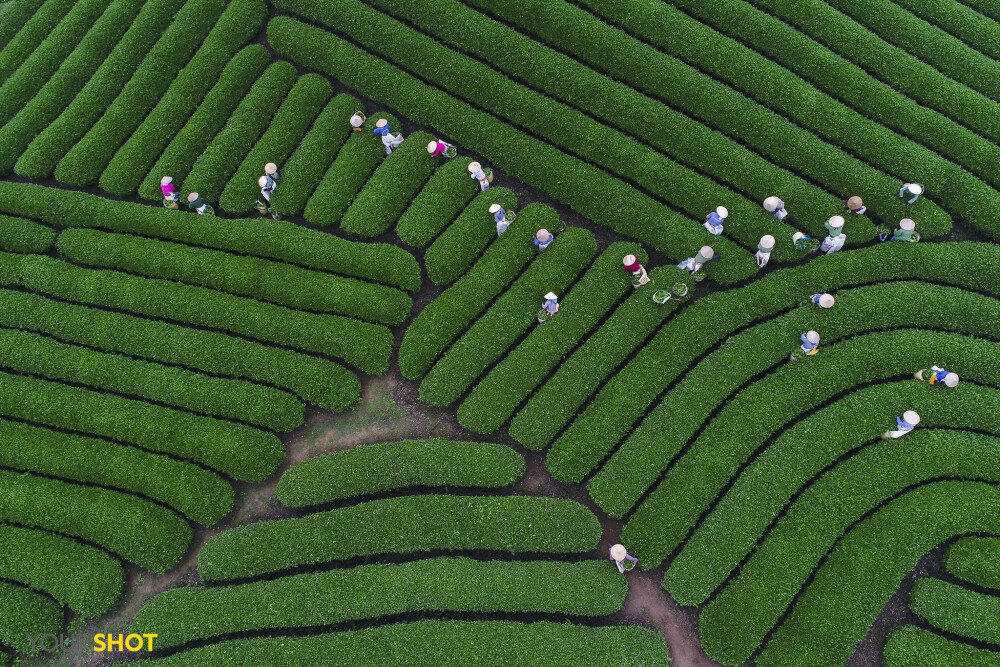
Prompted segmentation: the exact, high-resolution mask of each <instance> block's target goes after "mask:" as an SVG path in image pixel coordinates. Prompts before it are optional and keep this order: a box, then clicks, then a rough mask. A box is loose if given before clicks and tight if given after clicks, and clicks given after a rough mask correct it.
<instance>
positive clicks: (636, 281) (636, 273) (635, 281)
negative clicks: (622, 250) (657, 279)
mask: <svg viewBox="0 0 1000 667" xmlns="http://www.w3.org/2000/svg"><path fill="white" fill-rule="evenodd" d="M622 266H624V267H625V270H626V271H630V272H631V273H632V289H635V288H637V287H642V286H643V285H645V284H646V283H648V282H649V276H648V275H647V274H646V269H644V268H642V264H640V263H639V258H638V257H636V256H635V255H625V257H624V259H622Z"/></svg>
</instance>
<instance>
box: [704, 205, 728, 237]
mask: <svg viewBox="0 0 1000 667" xmlns="http://www.w3.org/2000/svg"><path fill="white" fill-rule="evenodd" d="M727 217H729V210H728V209H726V207H725V206H719V207H718V208H716V209H715V210H714V211H712V212H711V213H709V214H708V215H706V216H705V222H704V224H703V225H702V227H704V228H705V229H707V230H708V233H709V234H712V235H714V236H718V235H719V234H721V233H722V225H723V224H724V223H725V222H726V218H727Z"/></svg>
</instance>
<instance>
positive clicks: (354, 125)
mask: <svg viewBox="0 0 1000 667" xmlns="http://www.w3.org/2000/svg"><path fill="white" fill-rule="evenodd" d="M366 120H368V118H367V117H366V116H365V113H364V112H363V111H355V112H354V115H353V116H351V129H352V130H354V131H355V132H360V131H361V130H362V129H363V128H364V126H365V121H366Z"/></svg>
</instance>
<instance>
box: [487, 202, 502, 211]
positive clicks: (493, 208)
mask: <svg viewBox="0 0 1000 667" xmlns="http://www.w3.org/2000/svg"><path fill="white" fill-rule="evenodd" d="M502 208H503V206H501V205H500V204H490V213H499V212H500V209H502Z"/></svg>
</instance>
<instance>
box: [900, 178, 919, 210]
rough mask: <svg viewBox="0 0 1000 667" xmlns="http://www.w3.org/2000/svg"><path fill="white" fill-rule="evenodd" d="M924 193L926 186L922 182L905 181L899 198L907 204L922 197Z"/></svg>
mask: <svg viewBox="0 0 1000 667" xmlns="http://www.w3.org/2000/svg"><path fill="white" fill-rule="evenodd" d="M922 194H924V186H922V185H920V183H903V187H901V188H900V189H899V198H900V199H902V200H903V203H904V204H906V205H907V206H909V205H910V204H912V203H913V202H915V201H917V200H918V199H920V195H922Z"/></svg>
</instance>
